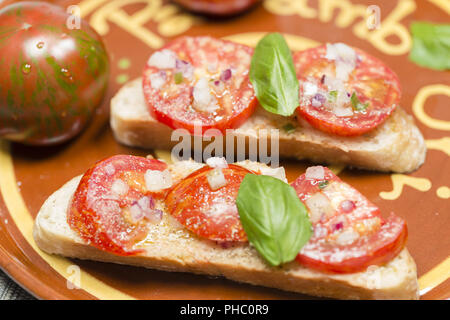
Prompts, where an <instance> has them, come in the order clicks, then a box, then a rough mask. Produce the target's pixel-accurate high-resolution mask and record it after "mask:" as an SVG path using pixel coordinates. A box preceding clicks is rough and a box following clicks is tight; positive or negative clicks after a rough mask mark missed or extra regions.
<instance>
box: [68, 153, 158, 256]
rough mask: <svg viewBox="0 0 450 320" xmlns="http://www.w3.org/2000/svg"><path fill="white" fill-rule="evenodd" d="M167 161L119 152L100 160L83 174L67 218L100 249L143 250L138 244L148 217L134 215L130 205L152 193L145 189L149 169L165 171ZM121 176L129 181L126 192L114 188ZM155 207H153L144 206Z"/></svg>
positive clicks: (124, 181)
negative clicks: (138, 218) (137, 246)
mask: <svg viewBox="0 0 450 320" xmlns="http://www.w3.org/2000/svg"><path fill="white" fill-rule="evenodd" d="M166 168H167V165H166V164H165V163H164V162H161V161H159V160H154V159H146V158H142V157H135V156H127V155H118V156H113V157H111V158H108V159H105V160H103V161H100V162H98V163H97V164H95V165H94V166H93V167H92V168H90V169H89V170H88V171H87V172H86V173H85V174H84V175H83V177H82V178H81V181H80V184H79V185H78V188H77V190H76V191H75V194H74V196H73V198H72V202H71V205H70V209H69V210H68V213H67V222H68V224H69V226H70V227H71V228H72V230H74V231H76V232H77V233H78V235H80V236H81V238H83V239H84V240H85V241H86V242H88V243H90V244H91V245H93V246H94V247H97V248H98V249H101V250H104V251H108V252H111V253H115V254H118V255H133V254H137V253H139V252H140V250H137V249H135V248H134V246H135V244H136V243H137V242H139V241H141V240H143V239H144V238H145V236H146V235H147V231H148V223H149V221H148V220H147V219H145V218H144V219H140V220H139V221H135V220H133V219H132V216H131V213H130V207H131V206H132V205H133V204H135V203H137V202H138V201H139V200H141V199H142V198H143V197H148V202H147V203H149V204H150V206H151V203H152V198H153V196H154V195H153V194H152V193H151V192H148V191H146V187H145V179H144V174H145V172H146V171H147V170H158V171H164V170H165V169H166ZM118 180H120V181H119V182H120V184H122V185H126V187H125V188H123V194H122V193H121V194H117V192H115V191H113V184H114V183H117V181H118ZM144 209H152V208H143V210H144Z"/></svg>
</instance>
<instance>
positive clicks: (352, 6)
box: [264, 0, 416, 55]
mask: <svg viewBox="0 0 450 320" xmlns="http://www.w3.org/2000/svg"><path fill="white" fill-rule="evenodd" d="M264 7H265V8H266V9H267V11H269V12H271V13H273V14H277V15H284V16H291V15H298V16H300V17H302V18H305V19H315V18H318V19H319V20H320V21H321V22H324V23H328V22H330V21H331V20H332V19H333V17H334V16H335V12H336V11H337V15H336V19H335V21H334V23H335V25H336V26H337V27H339V28H347V27H349V26H350V25H351V24H353V23H355V25H354V27H353V29H352V31H353V33H354V34H355V35H356V36H357V37H359V38H361V39H365V40H367V41H369V42H370V43H371V44H372V45H373V46H374V47H375V48H377V49H378V50H380V51H382V52H384V53H386V54H390V55H401V54H405V53H407V52H408V51H409V50H410V48H411V36H410V34H409V32H408V29H407V28H406V27H405V26H404V25H403V24H402V23H401V20H402V19H404V18H405V17H406V16H408V15H410V14H411V13H412V12H414V11H415V10H416V4H415V2H414V0H399V1H398V2H397V5H396V7H395V8H394V9H393V10H392V11H391V12H388V13H385V12H380V14H381V17H386V18H384V20H382V21H381V22H380V24H379V27H377V28H375V29H374V30H369V28H368V26H367V24H368V23H367V21H368V20H369V21H370V19H373V16H372V12H371V11H370V10H367V9H368V6H367V5H362V4H357V3H353V2H351V1H350V0H319V1H318V5H317V8H313V7H310V6H308V1H306V0H266V1H265V2H264ZM357 21H358V22H357ZM392 36H393V37H395V38H397V40H398V41H396V42H395V43H392V42H389V41H388V40H387V39H388V38H390V37H392Z"/></svg>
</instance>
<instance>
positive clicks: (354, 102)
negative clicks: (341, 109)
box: [350, 92, 369, 111]
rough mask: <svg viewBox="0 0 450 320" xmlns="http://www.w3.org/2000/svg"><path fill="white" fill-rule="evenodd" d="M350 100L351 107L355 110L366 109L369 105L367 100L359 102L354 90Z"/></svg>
mask: <svg viewBox="0 0 450 320" xmlns="http://www.w3.org/2000/svg"><path fill="white" fill-rule="evenodd" d="M350 101H351V102H352V106H353V109H355V110H356V111H366V109H367V107H368V106H369V103H368V102H366V103H361V101H359V98H358V96H357V95H356V93H354V92H353V93H352V96H351V98H350Z"/></svg>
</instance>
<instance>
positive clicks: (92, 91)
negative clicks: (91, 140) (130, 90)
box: [0, 2, 109, 145]
mask: <svg viewBox="0 0 450 320" xmlns="http://www.w3.org/2000/svg"><path fill="white" fill-rule="evenodd" d="M108 77H109V59H108V55H107V52H106V49H105V46H104V44H103V42H102V40H101V38H100V36H99V35H98V34H97V33H96V32H95V31H94V30H93V29H92V28H91V27H90V26H89V24H88V23H87V22H86V21H83V20H81V19H77V17H75V16H70V15H69V14H68V13H66V12H65V11H64V9H63V8H60V7H58V6H55V5H52V4H49V3H44V2H19V3H15V4H11V5H9V6H6V7H4V8H3V9H1V10H0V137H2V138H5V139H9V140H13V141H18V142H22V143H24V144H29V145H51V144H57V143H61V142H64V141H66V140H68V139H70V138H72V137H73V136H75V135H76V134H78V133H79V132H80V131H81V130H82V129H83V128H84V127H85V126H86V124H87V122H88V120H89V119H90V117H91V115H92V113H93V111H94V110H95V108H96V107H97V106H98V105H99V104H100V102H101V100H102V98H103V95H104V93H105V90H106V86H107V82H108Z"/></svg>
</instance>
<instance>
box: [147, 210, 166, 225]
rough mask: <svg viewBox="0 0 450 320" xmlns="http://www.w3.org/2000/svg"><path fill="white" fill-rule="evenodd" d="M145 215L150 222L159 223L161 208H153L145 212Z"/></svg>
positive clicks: (161, 215) (161, 214) (161, 213)
mask: <svg viewBox="0 0 450 320" xmlns="http://www.w3.org/2000/svg"><path fill="white" fill-rule="evenodd" d="M145 217H146V218H147V219H148V220H149V221H150V222H151V223H155V224H156V223H160V222H161V220H162V217H163V212H162V210H159V209H154V210H153V211H152V212H151V213H149V214H146V215H145Z"/></svg>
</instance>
